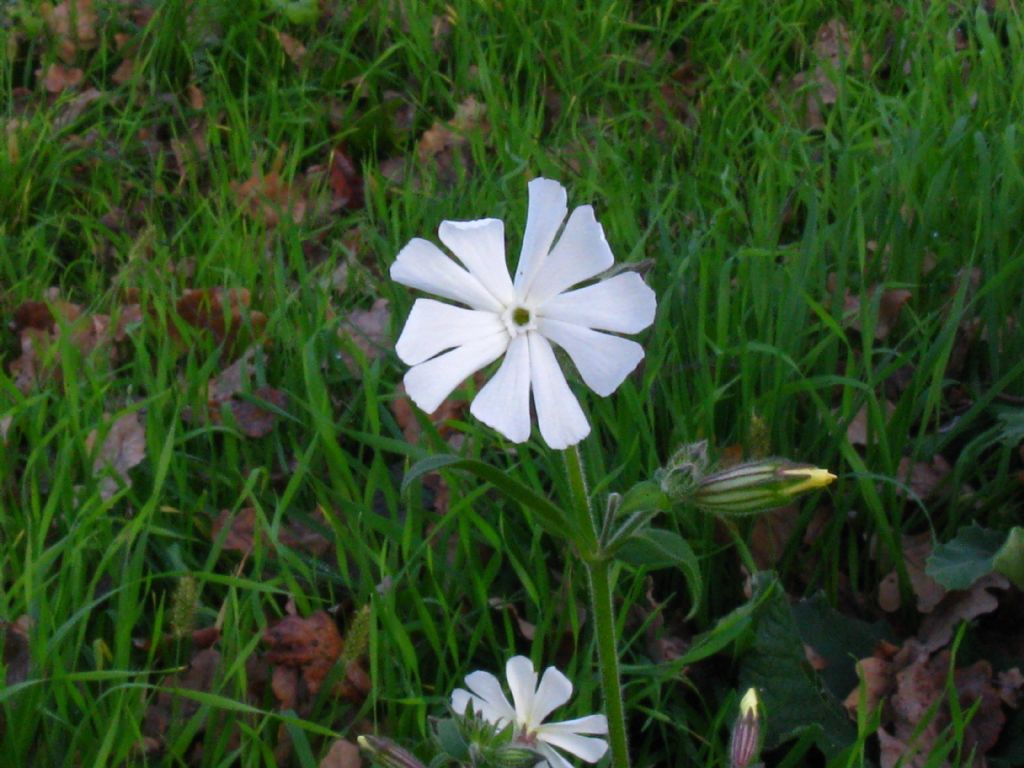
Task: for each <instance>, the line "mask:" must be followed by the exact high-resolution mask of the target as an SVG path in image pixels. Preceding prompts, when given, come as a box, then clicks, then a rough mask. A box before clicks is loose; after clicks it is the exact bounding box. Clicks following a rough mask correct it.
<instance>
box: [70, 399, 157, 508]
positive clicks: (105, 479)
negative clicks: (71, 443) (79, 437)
mask: <svg viewBox="0 0 1024 768" xmlns="http://www.w3.org/2000/svg"><path fill="white" fill-rule="evenodd" d="M96 438H97V431H96V430H95V429H94V430H92V432H90V433H89V436H88V437H87V438H86V440H85V444H86V448H87V449H88V450H89V451H90V452H92V450H93V446H94V445H95V444H96ZM145 458H146V430H145V429H144V428H143V426H142V421H141V420H140V419H139V414H138V412H132V413H126V414H124V415H122V416H121V417H119V418H118V419H117V421H115V422H114V423H113V425H112V426H111V427H110V429H109V431H108V432H107V435H106V437H105V438H104V439H103V445H102V446H100V449H99V453H98V454H97V455H96V458H95V459H94V460H93V463H92V471H93V472H94V473H95V474H97V475H102V477H101V478H100V496H101V498H103V500H104V501H106V500H107V499H109V498H110V497H112V496H113V495H114V494H115V493H117V491H118V489H119V488H120V487H121V486H122V485H123V486H124V487H126V488H131V487H132V480H131V477H129V475H128V470H129V469H131V468H132V467H135V466H138V465H139V464H141V463H142V460H143V459H145Z"/></svg>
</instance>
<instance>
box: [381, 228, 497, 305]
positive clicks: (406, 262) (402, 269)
mask: <svg viewBox="0 0 1024 768" xmlns="http://www.w3.org/2000/svg"><path fill="white" fill-rule="evenodd" d="M391 279H392V280H394V281H395V282H396V283H401V284H402V285H408V286H409V287H410V288H419V289H420V290H421V291H426V292H427V293H433V294H434V295H435V296H441V297H442V298H445V299H452V300H453V301H458V302H461V303H463V304H468V305H469V306H471V307H473V308H474V309H489V310H490V311H492V312H500V311H501V310H502V306H501V304H500V303H499V302H498V300H497V299H495V298H494V296H492V295H491V293H490V291H488V290H487V289H486V288H484V287H483V285H481V283H480V281H479V280H477V279H476V278H475V277H473V276H472V275H471V274H469V272H467V271H466V270H464V269H463V268H462V267H460V266H459V265H458V264H456V263H455V262H454V261H452V260H451V259H450V258H448V257H447V256H445V254H444V252H443V251H442V250H441V249H440V248H438V247H437V246H436V245H434V244H433V243H431V242H430V241H428V240H423V239H422V238H419V237H417V238H413V239H412V240H410V241H409V244H408V245H406V246H405V248H403V249H402V250H401V251H399V253H398V258H396V259H395V263H394V264H392V265H391Z"/></svg>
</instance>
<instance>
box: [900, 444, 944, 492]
mask: <svg viewBox="0 0 1024 768" xmlns="http://www.w3.org/2000/svg"><path fill="white" fill-rule="evenodd" d="M952 471H953V468H952V467H951V466H950V465H949V462H948V461H946V460H945V459H944V458H943V457H942V456H941V455H939V454H935V455H934V456H933V457H932V460H931V461H929V462H924V461H913V460H912V459H910V458H908V457H907V456H904V457H903V458H901V459H900V464H899V468H898V469H897V470H896V476H897V478H898V479H899V480H900V481H902V482H903V483H906V484H907V485H909V486H910V490H911V492H912V493H913V494H914V495H915V496H917V497H918V498H919V499H922V500H923V501H927V500H928V499H931V498H934V497H935V496H936V495H937V494H938V491H939V490H940V489H941V488H942V486H943V484H944V483H945V480H946V478H947V477H948V476H949V474H950V473H951V472H952ZM896 493H897V494H898V495H900V496H906V495H907V492H906V490H905V489H904V488H903V487H902V486H897V487H896Z"/></svg>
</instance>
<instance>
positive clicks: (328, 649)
mask: <svg viewBox="0 0 1024 768" xmlns="http://www.w3.org/2000/svg"><path fill="white" fill-rule="evenodd" d="M263 642H264V643H266V645H267V646H268V650H267V653H266V659H267V661H268V662H270V663H271V664H273V665H275V667H276V668H275V670H274V674H273V689H274V695H275V696H277V698H278V700H279V701H280V702H281V703H282V705H283V706H292V707H294V706H296V705H297V704H298V703H300V702H308V701H309V700H311V699H312V697H315V696H316V694H317V693H318V692H319V691H320V687H321V686H322V685H323V682H324V679H325V678H326V677H327V675H328V674H329V673H330V671H331V669H332V668H333V667H334V665H335V663H336V662H337V661H338V659H339V657H340V656H341V652H342V650H343V648H344V643H343V641H342V638H341V633H340V632H338V625H337V624H335V623H334V619H332V618H331V617H330V616H329V615H328V614H327V613H326V612H324V611H317V612H316V613H314V614H312V615H310V616H309V617H308V618H305V619H304V618H301V617H299V616H285V617H284V618H282V619H281V620H280V621H278V622H277V623H276V624H274V625H273V626H272V627H270V628H268V629H267V631H266V632H264V633H263ZM356 666H357V665H355V664H351V665H349V669H348V670H346V675H345V677H346V678H347V680H343V681H342V685H343V684H344V683H345V682H348V681H351V682H352V683H353V684H355V682H356V681H355V680H352V676H353V675H354V674H357V673H355V672H354V671H353V667H356ZM280 670H284V671H280ZM360 684H362V681H360Z"/></svg>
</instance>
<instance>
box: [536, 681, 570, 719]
mask: <svg viewBox="0 0 1024 768" xmlns="http://www.w3.org/2000/svg"><path fill="white" fill-rule="evenodd" d="M571 696H572V682H571V681H570V680H569V678H568V677H566V676H565V675H563V674H562V673H561V672H559V671H558V670H557V669H556V668H555V667H548V668H547V669H545V670H544V676H543V677H541V679H540V685H538V686H537V693H536V694H535V695H534V697H533V705H532V706H531V708H530V718H529V719H530V722H531V723H542V722H543V721H544V718H545V717H547V716H548V715H550V714H551V713H552V712H554V711H555V710H556V709H558V707H560V706H562V705H563V704H565V702H567V701H568V700H569V698H570V697H571Z"/></svg>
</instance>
